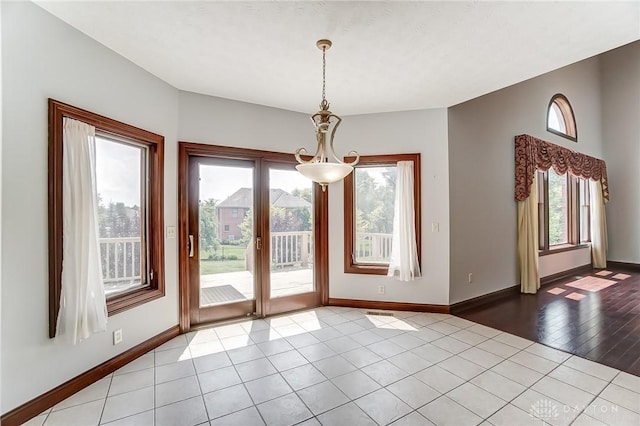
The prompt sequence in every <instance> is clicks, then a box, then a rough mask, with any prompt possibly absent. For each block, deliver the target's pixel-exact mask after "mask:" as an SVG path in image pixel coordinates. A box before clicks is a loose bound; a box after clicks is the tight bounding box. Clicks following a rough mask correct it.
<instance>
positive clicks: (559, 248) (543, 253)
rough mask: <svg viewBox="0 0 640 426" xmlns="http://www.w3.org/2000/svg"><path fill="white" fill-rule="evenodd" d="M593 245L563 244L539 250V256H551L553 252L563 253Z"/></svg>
mask: <svg viewBox="0 0 640 426" xmlns="http://www.w3.org/2000/svg"><path fill="white" fill-rule="evenodd" d="M589 247H591V244H590V243H581V244H561V245H557V246H554V247H553V248H550V249H549V250H540V251H538V256H549V255H551V254H557V253H563V252H566V251H574V250H582V249H585V248H589Z"/></svg>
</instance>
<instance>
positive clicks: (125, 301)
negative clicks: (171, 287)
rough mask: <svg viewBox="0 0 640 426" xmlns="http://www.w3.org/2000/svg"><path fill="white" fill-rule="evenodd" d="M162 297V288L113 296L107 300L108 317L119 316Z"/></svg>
mask: <svg viewBox="0 0 640 426" xmlns="http://www.w3.org/2000/svg"><path fill="white" fill-rule="evenodd" d="M163 296H164V286H162V288H149V287H147V288H141V289H139V290H135V291H132V292H130V293H125V294H121V295H118V296H114V297H112V298H110V299H108V300H107V311H108V312H109V316H113V315H115V314H119V313H120V312H123V311H126V310H127V309H131V308H135V307H136V306H140V305H142V304H144V303H147V302H150V301H152V300H154V299H159V298H160V297H163Z"/></svg>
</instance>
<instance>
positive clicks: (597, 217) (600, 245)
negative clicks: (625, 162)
mask: <svg viewBox="0 0 640 426" xmlns="http://www.w3.org/2000/svg"><path fill="white" fill-rule="evenodd" d="M589 195H590V197H591V224H590V226H591V257H592V259H593V267H594V268H606V267H607V221H606V217H605V211H604V203H605V199H604V197H603V196H602V182H601V181H599V180H596V181H593V180H591V181H589Z"/></svg>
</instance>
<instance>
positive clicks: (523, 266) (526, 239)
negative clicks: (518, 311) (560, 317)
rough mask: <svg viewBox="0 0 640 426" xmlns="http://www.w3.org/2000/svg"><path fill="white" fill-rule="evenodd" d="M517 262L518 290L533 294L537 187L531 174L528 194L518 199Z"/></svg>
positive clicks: (537, 279)
mask: <svg viewBox="0 0 640 426" xmlns="http://www.w3.org/2000/svg"><path fill="white" fill-rule="evenodd" d="M517 204H518V263H519V266H520V291H522V292H523V293H531V294H535V293H536V292H537V291H538V289H539V288H540V274H539V272H538V189H537V179H536V175H535V174H534V176H533V182H532V184H531V190H530V192H529V196H528V197H527V198H526V199H524V200H523V201H518V202H517Z"/></svg>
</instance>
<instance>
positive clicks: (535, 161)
mask: <svg viewBox="0 0 640 426" xmlns="http://www.w3.org/2000/svg"><path fill="white" fill-rule="evenodd" d="M515 140H516V142H515V143H516V149H515V154H516V187H515V196H516V200H518V201H524V200H526V199H527V198H528V197H529V194H530V193H531V184H532V183H533V177H534V175H535V173H536V170H542V171H546V170H549V169H550V168H552V167H553V170H555V171H556V173H558V174H560V175H563V174H565V173H567V172H569V173H571V174H572V175H574V176H577V177H581V178H584V179H590V180H594V181H598V180H599V181H600V182H601V183H602V197H603V199H604V200H605V202H607V201H609V185H608V183H607V166H606V164H605V162H604V160H600V159H598V158H594V157H591V156H589V155H585V154H581V153H579V152H574V151H571V150H570V149H567V148H563V147H561V146H558V145H554V144H552V143H549V142H545V141H543V140H541V139H538V138H535V137H533V136H530V135H518V136H516V138H515Z"/></svg>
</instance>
